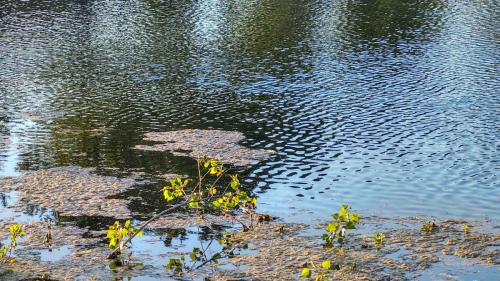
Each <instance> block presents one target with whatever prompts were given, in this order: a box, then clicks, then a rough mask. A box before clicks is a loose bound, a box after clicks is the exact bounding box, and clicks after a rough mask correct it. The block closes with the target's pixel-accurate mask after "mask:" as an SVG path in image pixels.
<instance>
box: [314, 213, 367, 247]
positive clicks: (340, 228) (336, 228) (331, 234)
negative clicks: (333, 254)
mask: <svg viewBox="0 0 500 281" xmlns="http://www.w3.org/2000/svg"><path fill="white" fill-rule="evenodd" d="M332 218H333V221H331V222H329V223H328V224H327V226H326V228H325V230H326V233H325V234H323V236H322V237H321V238H322V239H323V240H325V242H326V246H327V247H333V246H335V242H337V243H339V244H340V246H342V245H343V244H344V240H345V238H346V236H347V230H348V229H356V225H357V224H358V223H359V215H358V214H357V213H354V212H352V211H351V207H349V206H348V205H345V204H344V205H342V206H341V207H340V210H339V212H338V213H334V214H333V215H332Z"/></svg>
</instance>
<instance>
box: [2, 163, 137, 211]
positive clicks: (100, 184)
mask: <svg viewBox="0 0 500 281" xmlns="http://www.w3.org/2000/svg"><path fill="white" fill-rule="evenodd" d="M92 171H93V169H90V168H79V167H58V168H51V169H47V170H39V171H35V172H27V173H25V174H23V175H22V176H21V177H19V178H10V179H4V180H3V181H2V182H0V192H2V191H4V192H5V191H11V190H15V191H18V192H20V197H21V202H18V205H19V206H18V207H22V206H21V204H23V203H24V204H26V203H28V204H35V205H39V206H41V207H44V208H50V209H53V210H55V211H57V212H59V214H61V215H64V216H82V215H87V216H108V217H109V216H113V217H116V218H128V217H131V214H130V211H129V209H128V208H127V203H128V201H127V200H123V199H110V198H108V197H110V196H112V195H116V194H119V193H121V192H123V191H126V190H127V189H129V188H131V187H132V186H133V185H135V184H136V183H137V182H136V181H135V180H134V179H119V178H116V177H111V176H100V175H96V174H93V173H92Z"/></svg>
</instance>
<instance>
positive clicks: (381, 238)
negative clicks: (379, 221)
mask: <svg viewBox="0 0 500 281" xmlns="http://www.w3.org/2000/svg"><path fill="white" fill-rule="evenodd" d="M373 240H374V241H375V246H376V247H377V249H381V248H382V246H384V244H385V235H384V234H383V233H382V232H377V233H375V235H374V236H373Z"/></svg>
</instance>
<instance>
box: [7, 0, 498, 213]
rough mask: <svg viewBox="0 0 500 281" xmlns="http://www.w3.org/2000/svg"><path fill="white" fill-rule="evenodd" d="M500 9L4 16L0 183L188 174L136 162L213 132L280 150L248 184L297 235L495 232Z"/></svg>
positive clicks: (301, 8) (441, 4)
mask: <svg viewBox="0 0 500 281" xmlns="http://www.w3.org/2000/svg"><path fill="white" fill-rule="evenodd" d="M499 8H500V4H499V2H498V1H493V0H490V1H488V0H486V1H465V0H451V1H431V0H424V1H400V0H397V1H395V0H393V1H391V0H380V1H367V0H366V1H344V0H342V1H320V0H318V1H295V0H291V1H247V0H245V1H236V2H235V1H216V0H213V1H175V0H173V1H157V0H143V1H139V0H133V1H126V2H123V1H64V0H61V1H47V0H40V1H6V0H2V1H0V175H1V176H13V175H17V174H19V173H21V172H22V171H25V170H36V169H41V168H46V167H52V166H60V165H79V166H90V167H97V168H98V169H101V170H105V169H110V168H113V169H117V170H118V171H130V170H134V171H137V170H139V171H145V172H147V173H165V172H179V171H183V170H185V169H186V165H188V164H189V161H187V160H186V159H178V158H175V157H172V156H169V155H158V154H154V153H141V152H139V151H135V150H131V149H130V148H131V147H133V146H134V145H136V144H138V143H140V142H141V139H142V134H143V133H144V132H148V131H166V130H177V129H183V128H202V129H206V128H216V129H225V130H237V131H241V132H243V133H244V134H245V135H246V136H247V137H248V140H247V141H246V142H245V145H247V146H249V147H259V148H266V149H272V150H275V151H276V154H275V155H274V157H273V158H271V159H269V160H268V161H265V162H262V163H261V164H260V165H259V166H257V167H253V168H252V169H251V170H249V171H247V173H246V174H247V177H246V180H245V182H246V184H247V185H249V186H250V187H252V188H253V190H254V191H255V192H256V193H257V194H258V196H259V202H260V203H259V209H260V210H261V211H264V212H269V213H271V214H274V215H278V216H280V217H281V218H283V219H284V220H290V221H310V220H311V219H317V220H320V219H325V218H327V217H328V215H329V214H330V213H331V212H332V211H334V210H335V209H337V208H338V206H339V205H340V204H342V203H349V204H351V205H352V206H353V208H354V209H356V210H358V211H359V212H360V213H361V214H367V215H368V214H378V215H398V216H399V215H402V216H407V215H415V214H424V215H429V216H437V217H443V218H449V217H463V218H474V219H476V218H480V219H484V218H488V219H491V220H494V221H498V220H499V219H500V214H499V212H498V202H500V192H499V189H498V188H499V186H500V184H499V179H498V176H497V174H498V171H499V165H498V162H499V160H500V159H499V156H498V155H499V154H498V151H497V150H498V147H499V144H500V143H499V141H498V140H499V139H500V138H499V125H498V124H499V121H500V120H499V113H500V106H499V105H500V95H499V94H498V93H499V86H498V85H499V79H498V70H499V64H498V61H499V58H500V57H499V53H498V48H499V47H500V46H499V41H498V26H499V22H498V10H499ZM148 196H152V195H148ZM148 196H145V197H144V198H143V199H144V200H145V201H146V202H147V201H148V200H153V199H148V198H149V197H148ZM131 208H132V209H134V208H139V207H135V206H131ZM133 211H137V209H136V210H133Z"/></svg>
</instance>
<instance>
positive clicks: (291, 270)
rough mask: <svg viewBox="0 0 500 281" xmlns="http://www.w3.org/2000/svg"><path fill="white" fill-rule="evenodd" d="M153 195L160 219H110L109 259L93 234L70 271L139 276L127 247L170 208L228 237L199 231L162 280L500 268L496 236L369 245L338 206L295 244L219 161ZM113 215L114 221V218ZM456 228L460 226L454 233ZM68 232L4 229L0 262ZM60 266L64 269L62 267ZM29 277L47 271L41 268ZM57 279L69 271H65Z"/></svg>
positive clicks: (394, 235) (392, 235) (295, 235)
mask: <svg viewBox="0 0 500 281" xmlns="http://www.w3.org/2000/svg"><path fill="white" fill-rule="evenodd" d="M76 174H78V173H76ZM62 178H63V179H64V182H65V184H68V181H67V180H66V179H65V177H62ZM109 179H110V180H112V179H111V178H109ZM106 180H108V179H106ZM80 181H82V179H80ZM105 182H113V181H105ZM157 196H158V197H160V198H161V200H162V201H163V202H164V204H165V209H164V210H163V211H161V212H159V213H157V214H156V215H153V216H152V217H151V218H150V219H149V220H147V221H138V220H132V219H130V218H128V219H126V220H122V221H120V220H118V221H115V222H114V223H113V224H111V225H110V226H108V228H107V230H106V231H105V235H106V238H107V244H108V247H109V248H110V249H111V253H110V252H109V250H107V249H106V247H101V246H100V245H102V244H101V243H99V239H101V238H99V237H102V236H100V235H101V234H97V236H96V237H94V238H90V239H87V240H85V241H86V242H85V243H87V244H86V245H97V246H98V247H96V246H94V247H96V248H94V249H92V250H87V249H85V247H83V249H80V250H78V251H77V252H76V259H75V257H72V259H74V261H72V262H73V265H74V266H78V265H81V264H82V262H86V263H87V262H88V263H89V264H91V265H93V266H96V267H95V268H99V264H101V265H102V263H104V262H105V259H106V257H107V259H108V260H109V261H108V265H109V268H110V269H112V271H113V272H115V273H117V272H136V271H141V270H145V268H146V267H145V266H144V265H143V264H142V263H141V259H144V257H142V256H139V257H138V258H139V260H138V259H137V258H135V257H133V256H132V250H131V246H132V241H133V240H134V238H136V237H139V236H141V235H142V234H143V232H144V231H145V230H146V229H147V228H148V226H154V227H152V228H149V229H154V228H155V227H161V226H162V224H165V222H166V221H168V220H171V221H172V222H171V224H169V225H174V226H175V225H176V224H178V223H179V221H178V220H177V221H176V220H175V219H173V218H172V217H171V216H172V214H173V212H174V211H175V210H177V209H182V210H187V211H188V212H189V214H190V215H189V216H191V217H197V218H200V220H202V219H205V218H208V217H213V216H218V217H221V218H225V219H226V220H227V222H230V223H229V224H228V225H227V226H229V227H230V230H227V228H225V227H223V228H218V229H212V228H211V226H209V225H207V226H206V227H208V228H210V232H211V234H210V235H209V236H208V241H209V242H208V244H203V243H202V242H201V241H200V245H199V246H195V247H193V248H192V249H191V250H189V251H183V252H177V253H169V254H168V260H167V262H165V263H164V264H163V274H171V275H173V276H174V275H182V276H179V278H182V279H190V278H191V277H192V276H193V274H197V273H200V272H204V273H203V274H205V273H206V272H207V271H206V269H203V270H202V268H204V267H209V266H210V269H211V271H210V272H211V274H210V275H212V276H214V278H215V279H217V280H219V279H222V280H225V279H231V278H235V277H236V278H242V279H245V278H247V279H261V280H270V279H292V278H300V279H308V280H315V281H327V280H334V279H335V280H337V279H344V280H345V279H347V280H359V279H370V280H383V279H384V278H385V277H387V275H386V274H389V275H392V276H399V277H401V278H402V279H403V280H404V277H403V276H404V272H407V271H415V270H418V269H425V268H427V267H429V266H430V264H432V263H435V262H437V261H439V258H438V256H437V255H438V254H436V253H437V252H441V253H446V254H452V255H454V256H458V257H467V258H475V259H477V260H479V261H481V262H484V263H489V264H500V258H499V257H500V251H498V250H496V249H495V248H493V250H486V249H488V247H491V246H494V247H496V246H497V245H500V236H498V235H497V236H491V235H490V236H489V235H485V234H479V233H475V232H474V231H472V225H471V224H469V223H464V222H458V223H455V222H451V223H447V222H443V223H440V224H438V223H437V222H435V221H430V220H425V221H423V223H422V221H417V222H416V224H415V227H414V228H413V229H403V230H396V231H380V230H378V229H375V233H374V234H372V235H371V237H370V236H362V235H361V236H360V235H358V234H355V233H351V232H353V231H354V230H355V229H357V228H358V227H359V225H360V224H361V223H362V222H363V225H365V223H370V219H368V218H363V219H361V217H360V215H359V214H358V213H356V212H354V211H352V209H351V206H349V205H345V204H344V205H341V206H340V209H339V210H338V212H336V213H334V214H332V215H331V218H332V220H331V221H329V222H326V226H325V225H324V224H323V225H322V227H321V229H322V231H323V232H324V233H323V234H322V235H321V233H319V234H317V235H316V236H314V237H310V236H308V237H304V236H301V235H299V234H300V232H301V231H302V230H303V229H305V228H306V227H305V226H302V225H299V224H283V223H273V222H272V220H273V219H274V218H272V217H271V216H270V215H268V214H262V213H261V214H259V213H256V207H257V198H256V197H254V196H251V195H250V194H249V193H248V192H247V191H245V189H244V187H242V185H241V182H240V178H239V176H238V175H237V174H236V173H231V168H226V167H225V166H224V165H223V164H221V163H220V162H219V161H218V160H216V159H211V158H207V157H204V158H200V159H197V161H196V176H195V177H193V178H181V177H172V178H169V179H168V182H167V184H166V185H165V186H164V187H163V188H162V189H161V190H160V191H159V192H158V193H157ZM107 208H108V207H107ZM120 208H121V207H120ZM118 210H119V208H118ZM117 214H120V211H118V212H117ZM196 224H197V222H196V221H193V222H192V223H191V224H190V223H189V222H187V223H185V224H183V225H182V227H185V226H190V225H196ZM165 225H166V224H165ZM179 225H181V224H179ZM456 225H458V226H459V228H458V229H457V228H456ZM69 229H70V227H68V226H58V225H57V224H55V225H54V226H52V224H50V223H49V224H48V225H47V224H44V223H39V224H29V225H26V226H23V225H21V224H10V225H9V227H8V233H9V236H10V239H9V241H8V243H6V245H1V246H2V247H1V249H0V261H1V262H2V263H4V264H8V265H9V266H11V268H12V269H14V268H13V266H15V264H19V266H26V265H29V267H27V268H36V264H34V263H33V262H34V261H32V260H30V259H29V257H27V256H26V254H22V255H18V254H17V252H16V253H15V252H14V251H15V250H16V248H17V246H18V239H19V238H21V237H25V236H27V237H28V239H24V240H23V241H24V243H23V247H21V248H22V250H23V252H24V253H32V252H30V251H29V249H28V248H29V247H34V248H36V249H40V247H47V246H48V248H49V251H52V248H53V247H52V244H54V243H55V244H58V245H61V242H64V243H68V241H69V240H68V239H66V238H67V236H71V235H73V234H71V235H69V233H68V232H65V231H66V230H69ZM224 229H225V230H224ZM238 229H239V230H238ZM438 230H439V231H438ZM82 235H83V233H80V232H79V233H78V234H75V235H73V236H72V238H71V239H72V240H71V245H72V247H77V246H76V245H81V244H82V241H80V240H82V239H83V238H82ZM87 235H89V234H87ZM54 237H55V238H54ZM37 239H38V240H39V241H38V240H37ZM321 241H322V242H321ZM443 241H444V243H443ZM85 243H83V244H85ZM214 246H215V247H214ZM400 248H401V249H402V248H404V249H405V251H409V252H411V255H412V258H411V259H410V260H407V259H406V258H404V259H402V260H398V259H394V260H393V259H391V258H388V257H387V256H388V255H391V254H392V253H394V252H398V251H400V250H399V249H400ZM375 250H376V251H375ZM249 251H250V252H249ZM252 251H256V252H255V253H252ZM249 253H250V254H249ZM137 261H139V262H137ZM35 263H36V262H35ZM226 264H233V265H243V266H246V267H248V269H243V270H237V271H235V270H226V269H222V267H220V266H222V265H226ZM65 266H66V265H65ZM381 267H382V268H384V270H383V271H377V270H376V269H377V268H378V269H380V268H381ZM60 268H61V270H62V269H63V268H64V267H60ZM73 269H74V268H73ZM37 270H39V271H42V272H45V271H44V270H45V269H44V268H43V267H39V268H38V269H37ZM52 270H53V271H52V272H51V271H49V272H50V273H51V274H53V275H54V276H56V277H57V276H65V277H61V279H64V278H67V276H66V275H63V274H62V273H60V274H61V275H57V273H58V271H56V270H55V268H53V269H52ZM64 274H69V273H68V272H64ZM70 274H73V275H71V276H72V277H71V278H75V277H76V276H80V275H78V274H81V273H78V271H77V270H75V271H71V273H70ZM0 276H1V273H0ZM51 278H53V277H52V275H51ZM71 278H70V279H71ZM207 278H208V277H207Z"/></svg>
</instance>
